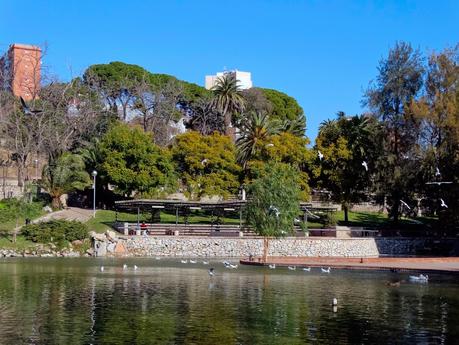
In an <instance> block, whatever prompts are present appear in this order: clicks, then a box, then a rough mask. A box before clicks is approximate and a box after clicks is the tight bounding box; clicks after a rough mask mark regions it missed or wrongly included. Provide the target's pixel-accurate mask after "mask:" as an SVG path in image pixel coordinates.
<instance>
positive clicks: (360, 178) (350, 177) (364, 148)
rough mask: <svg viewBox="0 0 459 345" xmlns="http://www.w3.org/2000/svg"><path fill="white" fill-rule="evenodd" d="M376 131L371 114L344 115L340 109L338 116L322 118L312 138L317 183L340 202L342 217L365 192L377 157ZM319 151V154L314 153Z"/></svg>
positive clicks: (346, 216)
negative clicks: (314, 140) (320, 156)
mask: <svg viewBox="0 0 459 345" xmlns="http://www.w3.org/2000/svg"><path fill="white" fill-rule="evenodd" d="M378 133H380V129H379V126H378V123H377V121H376V120H375V119H374V118H373V117H369V116H352V117H347V116H346V115H345V114H344V113H342V112H341V113H338V119H336V120H332V121H330V120H329V121H326V122H324V123H323V124H322V125H321V127H320V130H319V135H318V137H317V139H316V150H317V151H316V152H317V155H316V157H317V158H316V160H315V163H316V167H317V169H314V170H313V171H314V173H315V175H316V181H317V184H318V186H319V187H321V188H325V189H327V190H329V191H330V192H332V194H331V197H332V200H334V201H335V202H339V203H341V205H342V207H343V210H344V212H345V221H347V220H348V210H349V208H350V207H351V205H352V203H356V202H359V201H361V200H364V199H365V198H366V197H367V196H368V188H369V186H370V181H371V176H372V174H374V167H375V160H376V158H377V157H378V156H377V154H376V153H377V148H378V147H379V145H378V138H381V136H380V135H379V134H378ZM319 152H320V154H321V155H323V157H322V158H319V157H318V153H319ZM365 164H366V167H365V166H364V165H365Z"/></svg>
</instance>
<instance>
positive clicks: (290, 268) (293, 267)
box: [288, 266, 296, 271]
mask: <svg viewBox="0 0 459 345" xmlns="http://www.w3.org/2000/svg"><path fill="white" fill-rule="evenodd" d="M288 269H289V270H290V271H294V270H296V266H288Z"/></svg>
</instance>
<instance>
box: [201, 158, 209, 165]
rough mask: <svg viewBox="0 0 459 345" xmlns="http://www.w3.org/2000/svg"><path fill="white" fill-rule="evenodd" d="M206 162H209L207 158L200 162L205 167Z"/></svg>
mask: <svg viewBox="0 0 459 345" xmlns="http://www.w3.org/2000/svg"><path fill="white" fill-rule="evenodd" d="M208 161H209V160H208V159H207V158H205V159H203V160H202V161H201V164H202V165H205V164H206V163H207V162H208Z"/></svg>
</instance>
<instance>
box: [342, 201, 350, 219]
mask: <svg viewBox="0 0 459 345" xmlns="http://www.w3.org/2000/svg"><path fill="white" fill-rule="evenodd" d="M343 210H344V222H345V223H346V224H347V223H348V222H349V207H348V206H347V204H343Z"/></svg>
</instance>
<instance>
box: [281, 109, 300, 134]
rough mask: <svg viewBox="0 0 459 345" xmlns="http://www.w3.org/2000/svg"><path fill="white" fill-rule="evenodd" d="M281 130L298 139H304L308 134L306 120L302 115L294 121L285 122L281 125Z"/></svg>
mask: <svg viewBox="0 0 459 345" xmlns="http://www.w3.org/2000/svg"><path fill="white" fill-rule="evenodd" d="M281 130H282V131H283V132H287V133H290V134H293V135H295V136H297V137H303V136H304V133H305V132H306V118H305V117H304V115H303V114H301V115H299V116H298V117H297V118H296V119H294V120H284V121H283V122H282V123H281Z"/></svg>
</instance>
